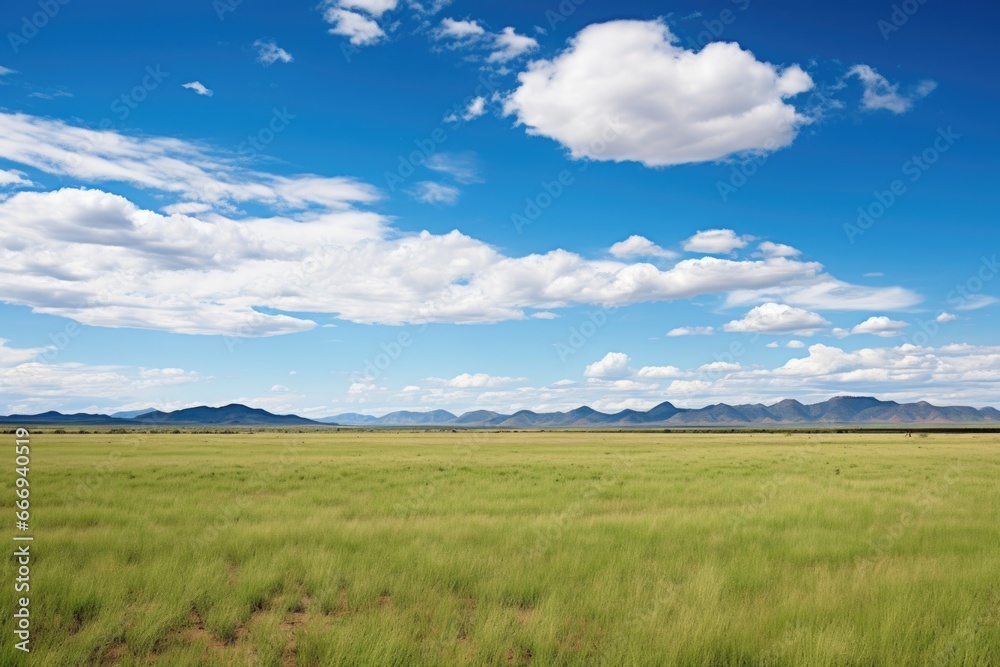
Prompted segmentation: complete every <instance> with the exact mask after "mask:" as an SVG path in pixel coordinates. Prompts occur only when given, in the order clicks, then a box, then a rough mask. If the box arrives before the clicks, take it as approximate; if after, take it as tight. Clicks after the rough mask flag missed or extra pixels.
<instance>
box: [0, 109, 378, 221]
mask: <svg viewBox="0 0 1000 667" xmlns="http://www.w3.org/2000/svg"><path fill="white" fill-rule="evenodd" d="M0 157H3V158H5V159H7V160H11V161H13V162H19V163H21V164H24V165H28V166H30V167H33V168H35V169H39V170H41V171H44V172H46V173H49V174H54V175H57V176H69V177H72V178H76V179H80V180H83V181H90V182H93V181H115V182H124V183H129V184H131V185H134V186H136V187H139V188H153V189H156V190H160V191H163V192H167V193H171V194H174V195H177V196H179V197H180V198H181V199H182V202H184V203H187V204H188V205H190V203H191V202H199V203H202V204H206V203H207V204H213V205H215V206H217V207H220V208H223V209H229V208H231V207H232V206H233V205H235V204H238V203H244V202H257V203H260V204H265V205H272V206H276V207H278V208H280V209H305V208H311V207H324V208H330V209H337V210H346V209H349V208H350V207H351V204H352V203H354V202H364V203H368V202H373V201H375V200H376V199H377V198H378V196H379V195H378V191H377V190H376V189H375V188H373V187H371V186H369V185H365V184H362V183H359V182H358V181H356V180H354V179H349V178H323V177H320V176H315V175H313V174H300V175H295V176H277V175H273V174H266V173H261V172H256V171H251V170H247V169H243V168H239V167H236V166H234V164H233V160H231V159H227V158H225V157H224V158H222V159H219V158H218V157H216V156H214V155H213V154H212V152H211V151H209V150H205V149H204V148H203V147H201V146H199V145H197V144H192V143H187V142H183V141H179V140H176V139H171V138H165V137H153V138H144V139H136V138H132V137H129V136H126V135H123V134H119V133H117V132H113V131H97V130H88V129H84V128H80V127H75V126H72V125H68V124H66V123H64V122H62V121H57V120H48V119H43V118H38V117H35V116H28V115H25V114H6V113H2V112H0ZM188 210H191V209H188Z"/></svg>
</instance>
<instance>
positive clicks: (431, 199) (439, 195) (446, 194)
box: [413, 181, 460, 204]
mask: <svg viewBox="0 0 1000 667" xmlns="http://www.w3.org/2000/svg"><path fill="white" fill-rule="evenodd" d="M459 194H460V193H459V190H458V188H456V187H453V186H451V185H445V184H444V183H435V182H434V181H421V182H419V183H417V184H416V185H414V187H413V197H414V198H415V199H416V200H417V201H421V202H423V203H425V204H454V203H455V202H457V201H458V195H459Z"/></svg>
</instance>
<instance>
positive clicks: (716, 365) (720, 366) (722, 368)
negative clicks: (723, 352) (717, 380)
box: [698, 361, 743, 373]
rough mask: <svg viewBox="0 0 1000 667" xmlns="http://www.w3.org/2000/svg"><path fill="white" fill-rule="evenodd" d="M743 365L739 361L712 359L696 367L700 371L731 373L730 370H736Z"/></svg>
mask: <svg viewBox="0 0 1000 667" xmlns="http://www.w3.org/2000/svg"><path fill="white" fill-rule="evenodd" d="M741 368H743V366H741V365H740V363H739V362H734V361H713V362H712V363H710V364H703V365H701V366H699V367H698V370H699V371H701V372H702V373H731V372H732V371H738V370H740V369H741Z"/></svg>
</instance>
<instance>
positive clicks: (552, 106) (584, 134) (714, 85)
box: [504, 21, 813, 167]
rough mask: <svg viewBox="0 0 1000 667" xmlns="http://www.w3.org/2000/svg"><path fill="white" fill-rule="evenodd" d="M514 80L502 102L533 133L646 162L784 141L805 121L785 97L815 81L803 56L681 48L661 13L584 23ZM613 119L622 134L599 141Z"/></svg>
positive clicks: (601, 155) (659, 163)
mask: <svg viewBox="0 0 1000 667" xmlns="http://www.w3.org/2000/svg"><path fill="white" fill-rule="evenodd" d="M518 82H519V85H518V87H517V89H516V90H514V91H513V92H512V93H511V94H510V95H509V96H508V97H507V98H506V101H505V105H504V109H505V112H506V113H507V114H511V115H515V116H516V117H517V120H518V122H520V123H522V124H523V125H525V126H526V128H527V131H528V133H529V134H535V135H541V136H545V137H549V138H551V139H554V140H556V141H558V142H559V143H560V144H562V145H563V146H565V147H566V148H568V149H569V151H570V154H571V155H572V156H573V157H574V158H592V159H599V160H614V161H636V162H641V163H642V164H644V165H646V166H649V167H664V166H669V165H676V164H685V163H691V162H706V161H713V160H721V159H723V158H725V157H727V156H729V155H733V154H737V153H745V152H753V153H767V152H771V151H774V150H777V149H779V148H783V147H785V146H788V145H789V144H791V143H792V141H793V140H794V139H795V136H796V135H797V134H798V130H799V128H800V127H801V126H802V125H803V124H805V123H807V122H808V120H807V118H806V117H805V116H803V115H802V114H800V113H799V112H798V111H796V109H795V107H794V106H792V105H791V104H789V103H787V102H785V100H786V99H787V98H790V97H793V96H795V95H797V94H799V93H802V92H805V91H807V90H809V89H810V88H812V86H813V82H812V80H811V79H810V78H809V75H808V74H806V73H805V72H804V71H803V70H802V69H801V68H800V67H799V66H798V65H793V66H791V67H788V68H785V69H781V68H779V67H776V66H774V65H771V64H769V63H765V62H761V61H758V60H757V59H756V58H755V57H754V55H753V54H752V53H750V52H749V51H744V50H743V49H741V48H740V47H739V45H738V44H736V43H724V42H712V43H710V44H708V45H706V46H705V47H704V48H703V49H701V51H697V52H695V51H691V50H688V49H685V48H683V47H682V46H680V45H679V44H678V40H677V38H676V37H675V36H674V35H673V34H671V32H670V30H669V28H667V26H666V24H664V23H663V22H661V21H611V22H608V23H601V24H594V25H590V26H587V27H586V28H584V29H583V30H581V31H580V32H579V33H577V35H576V36H575V37H574V38H573V39H572V41H571V43H570V45H569V47H568V48H567V49H566V50H564V51H563V52H562V53H560V54H559V55H557V56H556V57H554V58H552V59H551V60H544V59H543V60H538V61H535V62H533V63H531V65H530V66H529V67H528V70H527V71H526V72H522V73H521V74H519V75H518ZM609 122H614V123H616V124H618V125H620V126H621V128H622V130H621V134H620V135H619V136H615V137H614V139H613V140H611V141H606V142H598V141H597V140H598V139H600V138H601V136H602V133H603V132H605V130H606V127H607V126H608V124H609Z"/></svg>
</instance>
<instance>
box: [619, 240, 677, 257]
mask: <svg viewBox="0 0 1000 667" xmlns="http://www.w3.org/2000/svg"><path fill="white" fill-rule="evenodd" d="M609 252H610V253H611V254H612V255H614V256H615V257H621V258H626V257H660V258H662V259H673V258H675V257H677V253H676V252H674V251H673V250H667V249H666V248H661V247H660V246H658V245H656V244H655V243H653V242H652V241H650V240H649V239H647V238H646V237H644V236H639V235H638V234H636V235H633V236H630V237H628V238H627V239H625V240H624V241H619V242H618V243H616V244H614V245H613V246H611V249H610V250H609Z"/></svg>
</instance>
